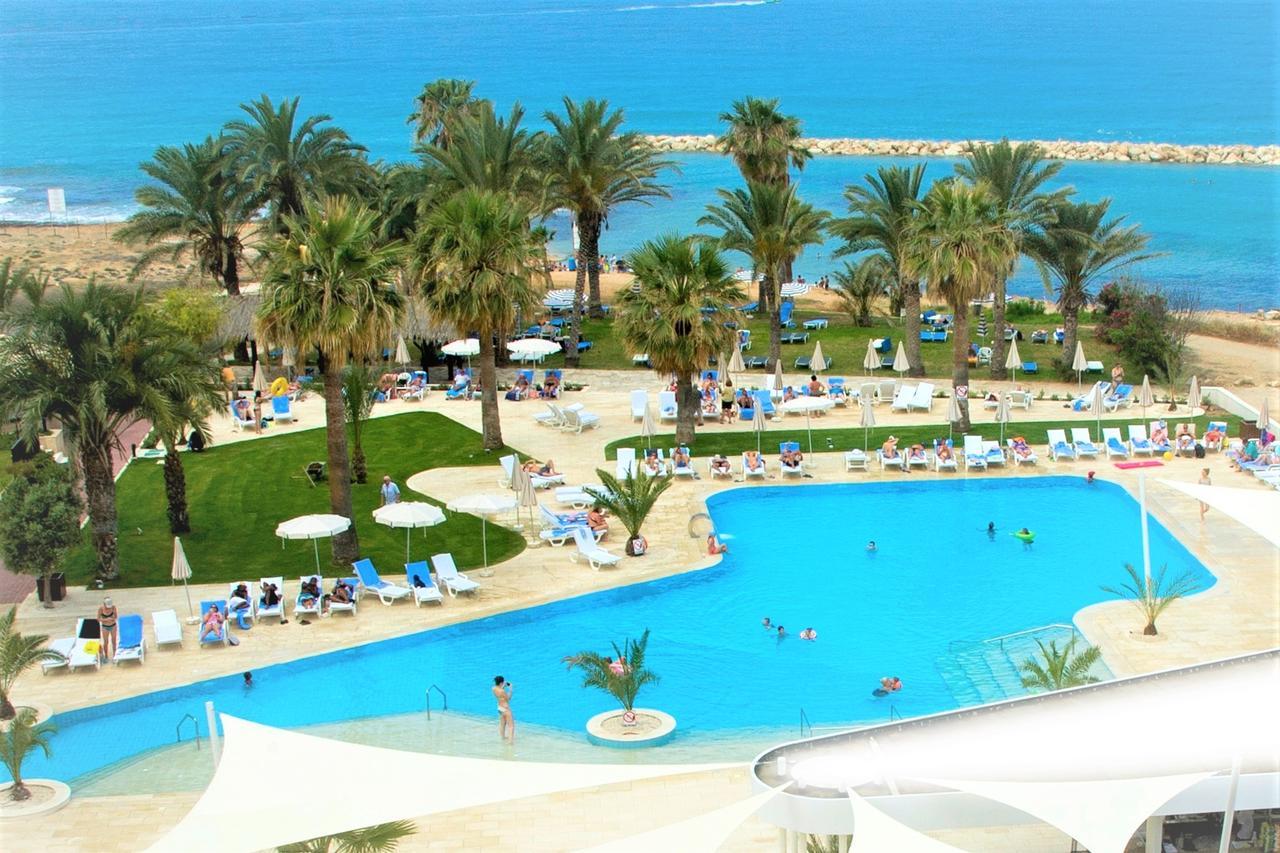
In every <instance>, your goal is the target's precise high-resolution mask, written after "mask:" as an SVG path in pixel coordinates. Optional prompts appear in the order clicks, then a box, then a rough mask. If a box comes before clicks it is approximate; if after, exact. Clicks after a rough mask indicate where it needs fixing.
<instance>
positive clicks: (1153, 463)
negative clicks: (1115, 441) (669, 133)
mask: <svg viewBox="0 0 1280 853" xmlns="http://www.w3.org/2000/svg"><path fill="white" fill-rule="evenodd" d="M1116 467H1117V468H1124V469H1129V468H1163V467H1164V463H1163V462H1161V461H1160V460H1159V459H1142V460H1138V461H1135V462H1117V463H1116Z"/></svg>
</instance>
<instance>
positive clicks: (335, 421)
mask: <svg viewBox="0 0 1280 853" xmlns="http://www.w3.org/2000/svg"><path fill="white" fill-rule="evenodd" d="M322 367H323V368H324V428H325V439H326V445H327V447H326V449H327V451H328V454H329V509H330V511H331V512H333V513H334V514H335V515H341V516H343V517H345V518H350V519H351V520H352V524H351V527H349V528H348V529H347V530H346V531H345V532H343V533H339V534H338V535H337V536H335V537H333V562H334V564H336V565H339V566H347V565H350V564H351V563H353V562H355V561H356V560H357V559H359V558H360V537H359V536H358V535H357V533H356V526H355V516H354V515H353V510H352V506H351V462H350V460H349V459H348V458H347V411H346V407H345V406H344V405H343V404H342V373H341V371H339V370H337V369H335V368H334V367H333V363H332V361H331V360H329V359H323V361H322Z"/></svg>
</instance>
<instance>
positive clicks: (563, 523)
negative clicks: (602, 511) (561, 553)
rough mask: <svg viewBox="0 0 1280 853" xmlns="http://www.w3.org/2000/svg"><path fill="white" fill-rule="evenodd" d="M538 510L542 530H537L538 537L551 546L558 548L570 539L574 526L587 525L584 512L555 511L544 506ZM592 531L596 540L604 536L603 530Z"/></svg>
mask: <svg viewBox="0 0 1280 853" xmlns="http://www.w3.org/2000/svg"><path fill="white" fill-rule="evenodd" d="M538 510H539V512H540V514H541V516H542V530H540V531H539V532H538V538H539V539H541V540H542V541H543V542H548V543H550V544H551V545H552V547H555V548H559V547H560V546H561V545H563V544H565V543H566V542H568V541H569V540H570V539H572V538H573V530H574V528H576V527H587V514H586V513H585V512H572V513H557V512H552V511H551V510H549V509H547V508H546V507H544V506H540V507H538ZM593 533H595V538H596V540H597V541H598V540H600V539H601V538H603V537H604V534H605V531H604V530H600V531H593Z"/></svg>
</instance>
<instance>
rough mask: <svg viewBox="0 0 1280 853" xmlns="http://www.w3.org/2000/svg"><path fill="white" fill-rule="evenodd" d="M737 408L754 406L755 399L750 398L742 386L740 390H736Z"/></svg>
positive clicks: (751, 407) (752, 407)
mask: <svg viewBox="0 0 1280 853" xmlns="http://www.w3.org/2000/svg"><path fill="white" fill-rule="evenodd" d="M738 408H739V409H754V408H755V401H754V400H752V399H751V395H750V394H748V393H747V389H746V388H743V389H741V390H740V391H738Z"/></svg>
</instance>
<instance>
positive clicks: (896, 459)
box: [876, 447, 907, 471]
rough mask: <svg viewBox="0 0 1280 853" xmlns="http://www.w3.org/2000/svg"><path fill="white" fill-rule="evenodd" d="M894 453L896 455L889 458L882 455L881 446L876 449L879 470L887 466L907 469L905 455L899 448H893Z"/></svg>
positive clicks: (882, 449)
mask: <svg viewBox="0 0 1280 853" xmlns="http://www.w3.org/2000/svg"><path fill="white" fill-rule="evenodd" d="M894 453H895V454H897V455H895V456H893V457H892V458H890V457H887V456H885V455H884V448H883V447H881V448H878V449H877V450H876V458H877V459H879V460H880V470H881V471H884V470H885V469H887V468H898V469H900V470H903V471H905V470H907V455H906V454H905V453H903V452H902V451H901V450H895V451H894Z"/></svg>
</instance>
